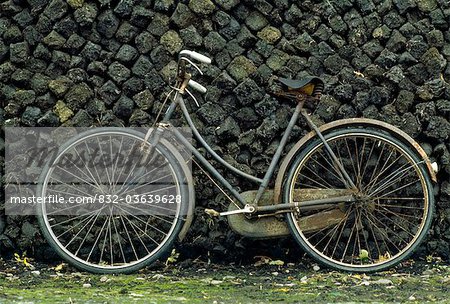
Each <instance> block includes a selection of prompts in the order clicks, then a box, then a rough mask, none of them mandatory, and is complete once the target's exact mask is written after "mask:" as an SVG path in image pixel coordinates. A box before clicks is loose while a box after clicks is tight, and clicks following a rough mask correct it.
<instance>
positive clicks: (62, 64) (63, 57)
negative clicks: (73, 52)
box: [52, 51, 71, 70]
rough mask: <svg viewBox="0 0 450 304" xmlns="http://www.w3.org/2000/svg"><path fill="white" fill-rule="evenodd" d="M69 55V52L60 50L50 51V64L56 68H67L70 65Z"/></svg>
mask: <svg viewBox="0 0 450 304" xmlns="http://www.w3.org/2000/svg"><path fill="white" fill-rule="evenodd" d="M70 62H71V57H70V55H69V54H67V53H65V52H61V51H53V52H52V64H54V65H55V66H56V67H57V68H61V69H63V70H67V69H69V67H70Z"/></svg>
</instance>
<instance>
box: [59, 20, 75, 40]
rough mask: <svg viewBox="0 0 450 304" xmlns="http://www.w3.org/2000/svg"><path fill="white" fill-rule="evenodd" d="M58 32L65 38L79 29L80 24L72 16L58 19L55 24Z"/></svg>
mask: <svg viewBox="0 0 450 304" xmlns="http://www.w3.org/2000/svg"><path fill="white" fill-rule="evenodd" d="M54 28H55V29H57V30H58V33H59V34H61V35H62V36H63V37H64V38H65V39H67V38H69V37H70V35H72V34H73V33H75V32H77V31H78V24H77V23H76V22H75V20H73V18H72V17H70V16H68V17H65V18H63V19H62V20H60V21H58V22H57V23H56V24H55V26H54Z"/></svg>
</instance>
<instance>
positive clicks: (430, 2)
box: [416, 0, 437, 13]
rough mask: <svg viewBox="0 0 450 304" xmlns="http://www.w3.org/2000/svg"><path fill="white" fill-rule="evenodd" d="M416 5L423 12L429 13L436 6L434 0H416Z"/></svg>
mask: <svg viewBox="0 0 450 304" xmlns="http://www.w3.org/2000/svg"><path fill="white" fill-rule="evenodd" d="M416 3H417V7H418V8H419V10H421V11H422V12H424V13H429V12H431V11H433V10H434V9H435V8H436V7H437V2H436V0H416Z"/></svg>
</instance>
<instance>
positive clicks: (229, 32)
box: [219, 18, 241, 40]
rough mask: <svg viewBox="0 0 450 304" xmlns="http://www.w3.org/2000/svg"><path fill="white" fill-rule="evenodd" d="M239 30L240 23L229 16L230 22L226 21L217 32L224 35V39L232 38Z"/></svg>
mask: <svg viewBox="0 0 450 304" xmlns="http://www.w3.org/2000/svg"><path fill="white" fill-rule="evenodd" d="M240 30H241V25H240V24H239V22H238V21H237V20H236V19H234V18H231V20H230V22H229V23H228V25H227V26H225V27H224V28H222V29H221V30H220V31H219V33H220V34H221V35H222V36H224V37H225V38H226V39H229V40H230V39H233V38H234V37H236V35H237V34H239V32H240Z"/></svg>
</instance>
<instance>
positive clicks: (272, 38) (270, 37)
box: [257, 25, 281, 44]
mask: <svg viewBox="0 0 450 304" xmlns="http://www.w3.org/2000/svg"><path fill="white" fill-rule="evenodd" d="M257 36H258V37H259V38H261V39H262V40H264V41H265V42H267V43H270V44H274V43H275V42H277V41H278V40H279V39H280V38H281V32H280V30H279V29H277V28H275V27H273V26H270V25H269V26H266V27H265V28H263V29H262V30H261V31H259V32H258V34H257Z"/></svg>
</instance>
